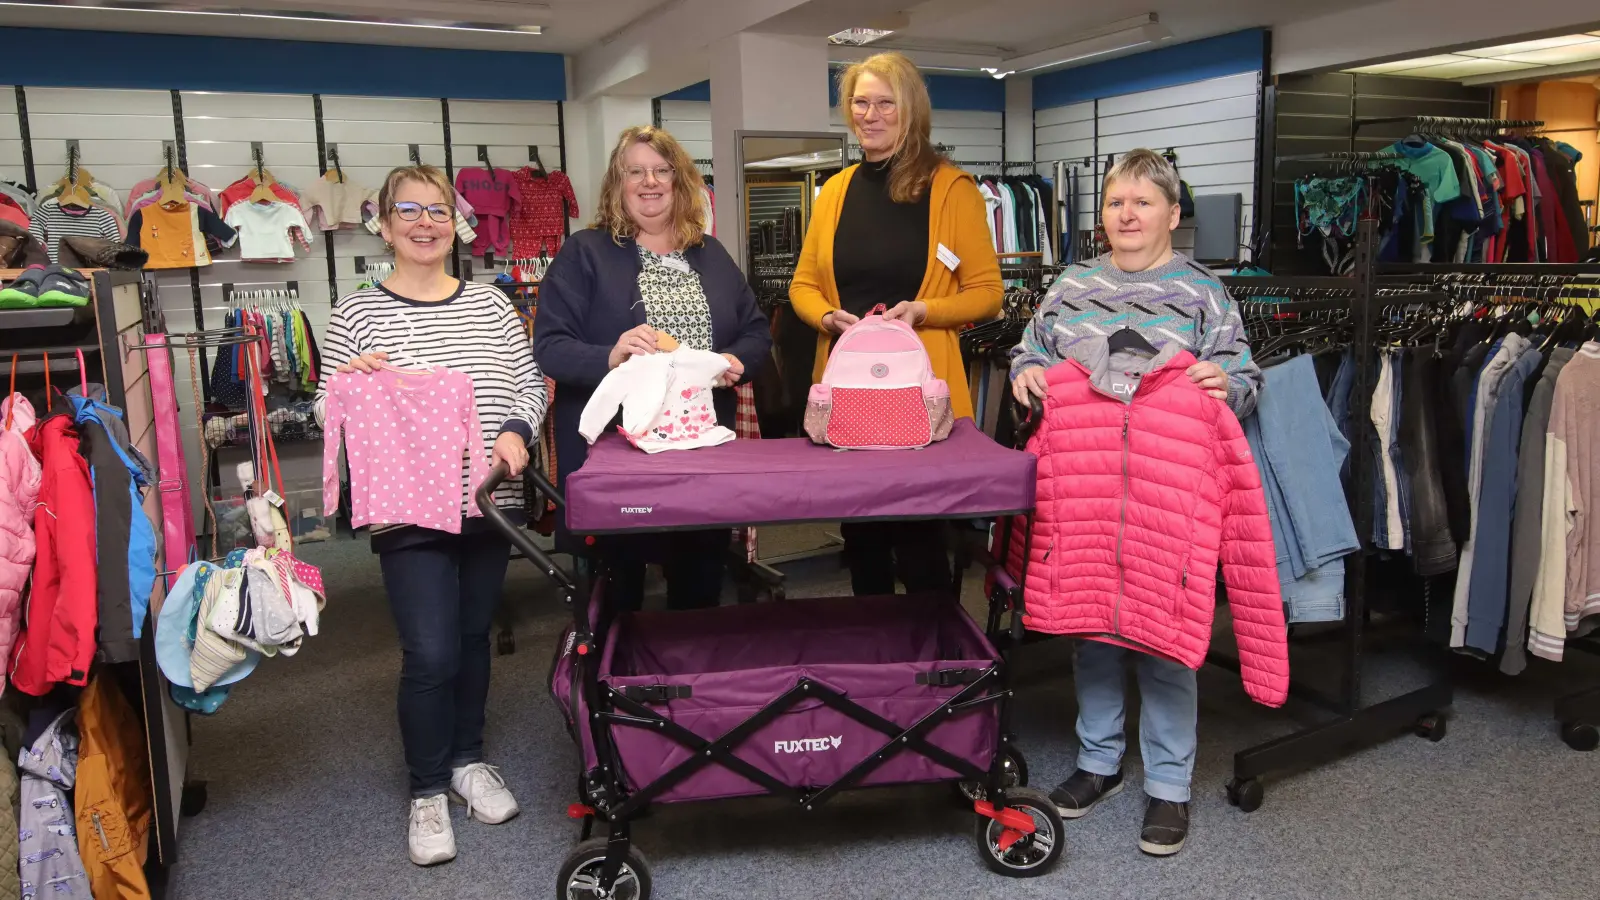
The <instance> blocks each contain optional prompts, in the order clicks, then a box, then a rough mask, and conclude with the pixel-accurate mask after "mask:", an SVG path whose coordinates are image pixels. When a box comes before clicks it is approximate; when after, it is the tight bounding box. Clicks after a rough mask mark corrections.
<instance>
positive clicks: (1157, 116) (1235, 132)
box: [1034, 72, 1260, 252]
mask: <svg viewBox="0 0 1600 900" xmlns="http://www.w3.org/2000/svg"><path fill="white" fill-rule="evenodd" d="M1259 91H1260V74H1259V73H1257V72H1242V73H1239V74H1237V75H1227V76H1224V77H1221V78H1212V79H1208V80H1206V81H1196V82H1191V83H1189V84H1181V85H1176V86H1173V87H1167V88H1160V89H1157V90H1152V91H1140V92H1138V93H1133V94H1121V95H1118V96H1115V97H1104V98H1101V99H1100V100H1098V101H1095V102H1083V103H1074V104H1071V105H1070V106H1061V107H1055V108H1052V109H1041V110H1038V111H1036V112H1035V114H1034V141H1035V158H1036V159H1038V160H1040V161H1047V160H1057V159H1066V160H1083V159H1084V158H1085V157H1093V158H1094V168H1093V172H1092V177H1080V179H1079V182H1080V183H1079V193H1080V195H1081V196H1080V198H1079V204H1078V208H1079V209H1080V210H1082V212H1081V213H1080V214H1079V216H1078V223H1077V227H1078V228H1079V229H1091V228H1093V227H1094V225H1095V219H1096V217H1097V216H1098V211H1097V210H1095V209H1094V197H1095V189H1096V185H1098V184H1099V182H1100V179H1101V178H1103V177H1104V175H1105V157H1106V155H1107V154H1116V155H1121V154H1123V153H1126V152H1128V151H1130V150H1134V149H1137V148H1140V147H1147V148H1149V149H1152V150H1157V151H1165V150H1168V149H1171V150H1173V151H1175V152H1176V153H1177V155H1178V170H1179V173H1180V175H1181V176H1182V178H1183V180H1184V181H1186V182H1188V183H1189V187H1190V188H1191V189H1193V191H1194V193H1195V195H1196V196H1199V195H1204V194H1239V195H1241V196H1242V199H1243V201H1244V202H1243V216H1242V218H1241V223H1240V224H1241V231H1240V243H1241V244H1246V243H1248V242H1249V238H1250V221H1251V215H1252V212H1253V209H1252V206H1253V200H1254V196H1255V179H1256V176H1255V164H1256V156H1255V154H1256V111H1257V100H1258V94H1259ZM1097 135H1098V138H1097ZM1041 171H1044V170H1043V169H1042V168H1041ZM1089 174H1090V173H1089V172H1088V170H1085V175H1086V176H1088V175H1089ZM1173 245H1174V246H1175V247H1176V248H1177V249H1179V250H1182V251H1184V252H1188V251H1190V250H1192V249H1193V247H1194V228H1193V226H1192V225H1191V224H1188V223H1186V224H1185V225H1183V226H1181V227H1179V229H1178V231H1177V233H1176V234H1175V235H1174V236H1173Z"/></svg>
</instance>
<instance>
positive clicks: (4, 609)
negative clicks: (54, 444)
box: [0, 394, 40, 660]
mask: <svg viewBox="0 0 1600 900" xmlns="http://www.w3.org/2000/svg"><path fill="white" fill-rule="evenodd" d="M8 413H9V417H10V419H11V427H10V428H5V427H4V426H5V422H6V419H7V415H8ZM33 425H34V414H33V405H32V404H30V403H29V402H28V400H27V398H26V397H23V396H22V395H21V394H12V395H11V396H10V397H8V398H7V399H6V400H5V401H4V402H3V403H0V659H6V660H9V659H10V658H11V645H12V644H15V643H16V641H17V632H19V631H21V629H22V589H23V587H24V586H26V585H27V583H28V574H29V573H30V572H32V571H33V551H34V543H33V507H34V504H35V502H37V501H38V499H39V477H40V474H39V473H40V469H39V461H38V460H37V459H34V458H33V451H32V450H30V449H28V440H27V438H26V437H25V436H24V435H25V433H26V432H27V430H28V429H30V428H32V427H33Z"/></svg>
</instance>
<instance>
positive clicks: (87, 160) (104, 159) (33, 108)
mask: <svg viewBox="0 0 1600 900" xmlns="http://www.w3.org/2000/svg"><path fill="white" fill-rule="evenodd" d="M14 111H15V107H13V112H14ZM28 131H29V137H30V139H31V141H32V143H33V164H34V168H35V170H36V171H37V173H38V177H39V182H40V186H43V185H46V184H53V183H54V182H55V181H56V180H57V179H59V178H61V176H62V175H64V174H66V165H67V141H68V140H76V141H77V142H78V154H79V155H78V160H79V162H80V163H82V164H83V165H85V166H88V167H89V170H90V172H91V173H92V174H93V175H94V177H95V180H96V181H98V182H100V183H102V184H105V185H108V186H110V187H111V188H113V189H114V190H116V191H117V192H118V193H119V194H126V192H127V190H128V188H130V187H132V186H133V185H134V184H136V183H138V182H139V181H141V180H143V179H145V178H150V177H152V176H154V175H155V173H156V170H157V169H158V168H160V165H161V160H162V155H161V148H162V145H161V142H162V141H170V140H172V139H173V136H174V134H175V129H174V128H173V124H172V95H171V94H170V93H168V92H167V91H121V90H88V89H85V88H28ZM124 199H126V198H124Z"/></svg>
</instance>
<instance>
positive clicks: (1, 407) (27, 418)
mask: <svg viewBox="0 0 1600 900" xmlns="http://www.w3.org/2000/svg"><path fill="white" fill-rule="evenodd" d="M8 414H9V415H10V417H11V427H10V428H9V429H7V430H9V431H15V432H18V433H21V432H24V431H27V430H28V429H29V428H32V427H33V424H34V423H35V422H37V421H39V417H38V416H37V415H36V414H35V413H34V411H33V404H32V403H29V402H28V398H27V397H24V396H22V395H21V394H12V395H11V396H9V397H7V398H6V399H5V400H3V401H0V428H4V427H5V421H6V416H7V415H8Z"/></svg>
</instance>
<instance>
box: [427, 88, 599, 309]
mask: <svg viewBox="0 0 1600 900" xmlns="http://www.w3.org/2000/svg"><path fill="white" fill-rule="evenodd" d="M560 115H561V114H560V112H559V111H558V110H557V108H556V104H554V103H545V102H539V101H520V100H451V101H450V143H451V145H452V149H451V152H452V153H454V154H455V167H456V171H457V172H459V171H461V170H462V169H464V168H469V167H474V166H477V167H481V166H482V165H483V163H482V162H481V161H480V160H479V158H478V148H479V147H483V148H485V149H487V150H488V153H489V162H490V163H492V164H493V165H494V167H495V168H497V169H520V168H522V167H523V166H525V165H528V163H529V162H530V157H531V156H532V154H531V153H530V152H529V149H528V148H529V147H538V148H539V160H540V161H541V162H542V163H544V166H545V168H546V169H550V170H553V169H559V168H561V126H560ZM572 224H573V225H578V224H579V223H577V222H576V221H574V222H573V223H572ZM459 249H460V251H461V252H462V255H466V254H467V253H470V252H471V250H470V249H469V248H459ZM496 259H497V260H498V259H499V257H498V256H497V257H496ZM479 261H480V263H481V261H482V258H481V257H480V258H479ZM498 268H499V267H498V266H497V267H496V269H495V270H493V271H487V272H486V271H482V269H483V267H482V266H481V265H479V266H475V267H474V269H473V271H474V273H476V275H475V277H477V280H479V281H488V280H491V279H492V278H493V277H494V274H495V272H496V271H498Z"/></svg>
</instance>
